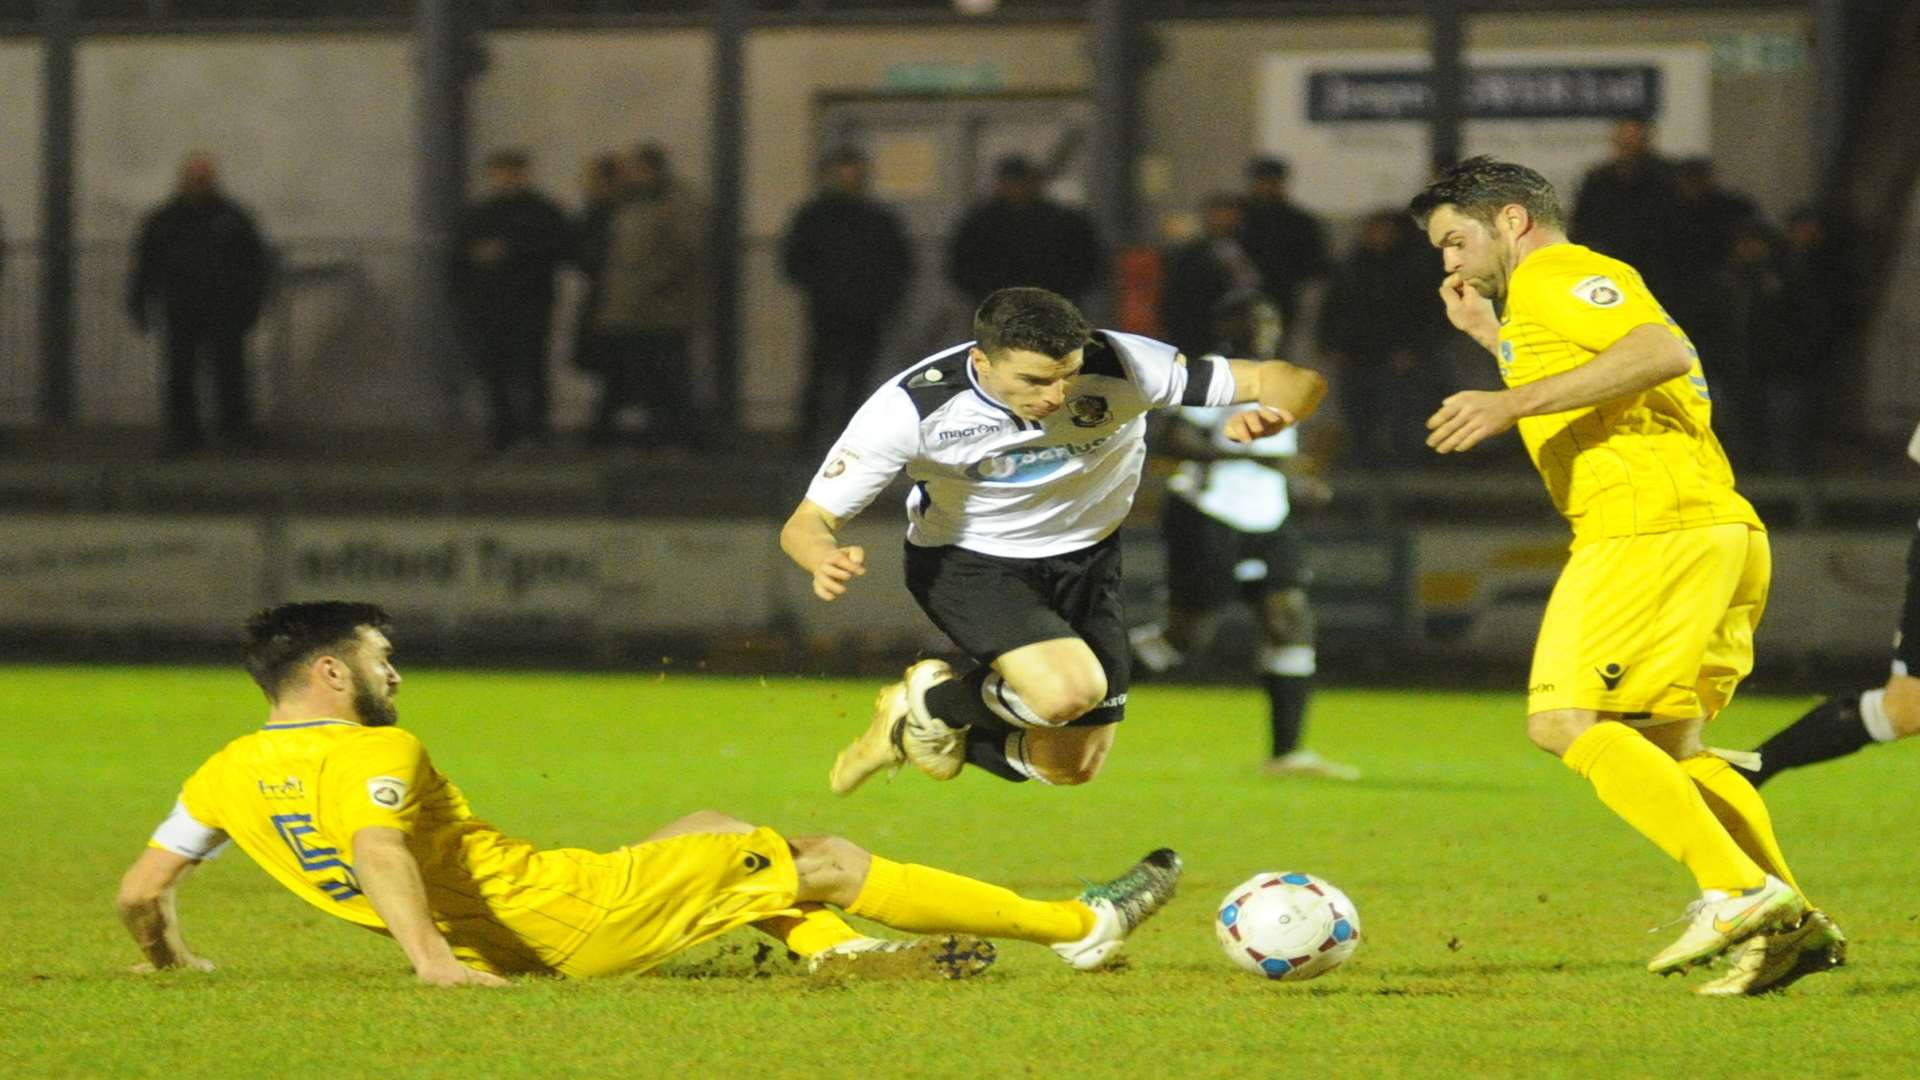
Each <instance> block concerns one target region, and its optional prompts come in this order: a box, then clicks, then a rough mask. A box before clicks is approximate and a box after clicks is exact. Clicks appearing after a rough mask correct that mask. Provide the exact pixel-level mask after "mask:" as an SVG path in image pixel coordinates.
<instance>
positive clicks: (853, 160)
mask: <svg viewBox="0 0 1920 1080" xmlns="http://www.w3.org/2000/svg"><path fill="white" fill-rule="evenodd" d="M866 164H870V162H869V161H868V160H867V152H866V151H865V150H862V149H860V148H859V147H858V146H852V145H847V146H836V147H834V148H833V149H831V150H829V151H827V152H826V154H825V155H824V156H822V157H821V158H820V170H821V171H822V172H825V171H826V170H828V169H836V168H839V167H840V166H842V165H866Z"/></svg>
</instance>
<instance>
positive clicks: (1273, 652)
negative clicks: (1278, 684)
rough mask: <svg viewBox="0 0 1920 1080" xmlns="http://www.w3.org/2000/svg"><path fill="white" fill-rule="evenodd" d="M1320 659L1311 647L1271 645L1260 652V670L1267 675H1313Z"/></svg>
mask: <svg viewBox="0 0 1920 1080" xmlns="http://www.w3.org/2000/svg"><path fill="white" fill-rule="evenodd" d="M1318 667H1319V657H1318V654H1316V653H1315V652H1314V651H1313V646H1311V645H1277V646H1276V645H1269V646H1267V647H1266V648H1264V649H1261V650H1260V670H1261V672H1262V673H1264V674H1267V675H1293V676H1306V675H1311V674H1313V673H1314V671H1315V670H1316V669H1317V668H1318Z"/></svg>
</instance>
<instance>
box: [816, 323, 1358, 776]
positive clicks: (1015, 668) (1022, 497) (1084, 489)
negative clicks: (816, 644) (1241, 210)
mask: <svg viewBox="0 0 1920 1080" xmlns="http://www.w3.org/2000/svg"><path fill="white" fill-rule="evenodd" d="M973 330H974V339H975V340H973V341H971V342H967V343H964V344H961V345H956V346H954V347H953V348H951V349H947V350H945V351H943V352H939V353H936V354H934V355H933V356H930V357H928V358H927V359H925V360H922V361H921V362H919V363H918V364H915V365H914V366H913V367H911V368H908V369H907V370H906V371H904V372H901V373H900V374H899V375H898V376H896V377H894V378H893V379H890V380H888V381H887V382H886V383H885V384H884V385H883V386H881V388H880V389H879V390H878V391H876V392H875V393H874V395H873V396H872V397H871V398H869V399H868V400H867V403H866V404H865V405H864V406H862V407H861V409H860V411H859V413H858V414H856V415H855V416H854V418H853V421H852V422H851V423H850V424H849V425H848V426H847V429H846V431H845V433H843V434H842V435H841V436H840V439H839V441H838V442H837V443H836V444H835V445H834V447H833V449H832V450H831V451H829V452H828V454H827V459H826V462H825V464H823V465H822V466H821V468H820V471H819V472H818V473H817V474H816V475H815V477H814V479H813V482H812V484H811V485H810V486H809V487H808V489H807V495H806V498H805V499H804V500H802V501H801V503H800V506H799V507H798V508H797V509H796V510H794V512H793V516H792V517H790V518H788V520H787V523H786V526H785V527H784V528H783V529H782V530H781V533H780V544H781V547H782V548H783V549H784V550H785V551H786V553H787V554H788V555H789V556H790V557H792V559H793V561H794V562H796V563H798V564H799V565H800V568H801V569H803V570H805V571H806V572H807V573H809V574H811V575H812V576H813V591H814V594H815V595H816V596H818V597H819V598H820V599H822V600H828V601H831V600H833V599H836V598H837V597H839V596H840V595H842V594H843V593H844V592H845V591H846V589H847V587H848V586H849V585H850V584H851V583H852V582H853V581H854V579H856V578H858V577H860V576H861V575H863V574H865V573H866V553H865V552H864V551H862V550H861V549H860V548H859V547H857V546H842V545H841V544H840V542H839V540H838V538H837V534H838V533H839V530H840V528H841V526H842V525H844V524H845V523H846V522H847V521H848V520H850V519H852V518H853V517H854V516H855V515H856V514H858V513H860V511H862V510H864V509H865V508H866V507H867V505H868V504H869V503H870V502H872V501H873V499H874V497H875V496H877V495H878V494H879V493H880V491H881V490H882V489H883V488H885V487H886V486H887V484H888V483H889V482H891V481H892V480H893V478H894V477H895V476H896V475H897V474H898V473H900V472H901V470H905V471H906V473H907V475H908V477H909V478H910V479H911V480H912V481H913V488H912V490H911V491H910V493H909V494H908V496H907V516H908V519H909V524H908V527H907V539H906V577H907V589H908V591H909V592H911V593H912V594H913V597H914V599H915V600H917V601H918V602H919V603H920V606H921V608H922V609H924V610H925V611H926V613H927V615H928V616H929V617H930V618H931V619H932V620H933V623H934V625H936V626H938V627H939V628H940V629H941V630H942V631H943V632H944V633H945V634H946V635H947V636H948V637H949V638H951V639H952V640H953V642H954V644H955V645H957V646H959V648H960V650H961V651H962V652H964V653H965V654H966V655H967V656H968V657H969V658H971V660H972V661H973V663H972V665H971V666H970V667H969V668H968V669H967V670H965V671H962V672H958V673H956V672H955V671H954V670H953V669H952V668H951V667H949V666H948V665H947V664H946V663H945V662H944V661H940V660H923V661H921V662H919V663H916V664H914V665H913V666H911V667H909V668H908V669H907V672H906V677H905V678H904V679H903V680H902V681H901V682H898V683H894V684H893V685H891V686H888V687H887V688H885V689H884V690H882V691H881V692H880V696H879V699H878V700H877V701H876V703H875V707H874V715H873V719H872V722H871V723H870V724H869V725H868V727H867V730H866V731H865V732H864V733H863V734H862V735H861V736H860V737H859V738H857V739H855V740H854V741H853V742H852V743H851V744H850V745H849V746H848V747H847V748H846V749H845V750H844V751H842V752H841V753H840V755H839V757H838V759H837V760H836V761H835V762H834V765H833V769H832V771H831V773H830V774H829V781H830V783H831V785H832V787H833V790H834V791H835V792H837V793H839V794H843V795H844V794H846V793H848V792H851V791H852V790H854V789H855V788H856V787H858V786H859V785H860V784H861V783H862V782H863V781H865V780H866V779H867V778H868V777H870V776H872V775H873V774H874V773H877V772H879V771H881V770H882V769H887V768H889V767H892V768H898V767H899V765H901V764H902V763H903V762H907V761H911V762H912V763H913V764H914V765H915V766H916V767H918V768H919V769H920V770H921V771H922V772H925V773H926V774H928V775H929V776H933V777H935V778H936V779H943V780H944V779H950V778H952V777H953V776H955V775H958V773H959V772H960V770H961V769H962V768H964V767H965V766H966V765H967V764H968V763H972V764H973V765H976V766H978V767H980V768H982V769H985V770H986V771H988V772H990V773H992V774H994V775H995V776H999V777H1002V778H1004V779H1007V780H1012V781H1016V782H1017V781H1023V780H1029V779H1031V780H1040V781H1043V782H1045V783H1050V784H1080V783H1085V782H1086V781H1088V780H1091V779H1092V778H1093V777H1094V775H1095V774H1096V773H1098V772H1099V770H1100V765H1101V762H1102V761H1103V760H1105V758H1106V755H1107V750H1108V748H1109V747H1110V746H1112V744H1113V731H1114V729H1113V725H1114V724H1115V723H1116V722H1117V721H1119V720H1120V718H1121V716H1122V714H1123V712H1124V710H1125V708H1126V702H1127V676H1128V671H1129V664H1130V661H1131V657H1130V656H1129V653H1128V644H1127V620H1126V614H1125V612H1124V610H1123V608H1122V605H1121V593H1120V545H1119V540H1118V537H1117V536H1115V533H1116V532H1118V530H1119V528H1120V523H1121V521H1122V519H1124V518H1125V517H1126V515H1127V511H1128V509H1129V508H1130V507H1131V506H1132V504H1133V495H1134V490H1135V489H1136V488H1137V487H1138V486H1139V483H1140V469H1141V465H1142V464H1143V463H1144V462H1145V460H1146V440H1145V431H1146V417H1145V414H1146V413H1147V412H1148V411H1150V410H1153V409H1165V408H1176V407H1179V406H1183V405H1210V406H1226V405H1234V404H1241V403H1246V402H1257V403H1258V404H1259V405H1260V407H1259V408H1257V409H1253V410H1249V411H1246V412H1239V413H1236V414H1235V415H1234V417H1233V419H1232V421H1231V422H1230V424H1229V427H1228V436H1229V437H1230V438H1233V439H1235V440H1238V441H1243V442H1248V441H1252V440H1254V439H1258V438H1264V437H1266V436H1270V435H1275V434H1278V433H1279V432H1281V431H1283V430H1285V429H1286V428H1287V427H1289V426H1290V425H1292V424H1294V423H1296V422H1298V421H1300V420H1303V419H1305V418H1306V417H1307V416H1308V415H1309V414H1311V413H1312V412H1313V410H1314V409H1315V408H1316V407H1317V406H1318V405H1319V403H1320V399H1321V397H1322V396H1324V395H1325V393H1326V383H1325V381H1324V380H1322V379H1321V378H1320V376H1319V375H1318V374H1316V373H1314V372H1312V371H1309V370H1307V369H1305V368H1300V367H1295V366H1294V365H1292V364H1288V363H1285V362H1283V361H1277V360H1271V361H1263V362H1254V361H1246V360H1228V359H1224V358H1221V357H1204V358H1200V359H1196V360H1192V361H1189V360H1188V359H1187V358H1185V357H1183V356H1181V355H1180V353H1179V352H1178V350H1176V349H1174V348H1173V347H1172V346H1170V345H1166V344H1163V343H1161V342H1158V341H1153V340H1151V339H1149V338H1144V337H1139V336H1136V335H1133V334H1124V333H1120V332H1117V331H1112V330H1101V331H1095V330H1093V329H1092V328H1091V327H1090V325H1089V324H1088V323H1087V320H1086V318H1085V317H1084V316H1083V315H1081V314H1080V312H1079V310H1078V309H1077V308H1075V307H1074V305H1073V304H1072V302H1071V301H1069V300H1067V299H1066V298H1065V297H1062V296H1060V295H1058V294H1056V293H1051V292H1048V291H1046V290H1045V289H1035V288H1012V289H1002V290H1000V291H998V292H996V293H993V294H992V295H990V296H988V297H987V298H986V300H985V301H983V302H982V303H981V305H980V308H979V310H978V311H977V312H976V313H975V315H974V324H973Z"/></svg>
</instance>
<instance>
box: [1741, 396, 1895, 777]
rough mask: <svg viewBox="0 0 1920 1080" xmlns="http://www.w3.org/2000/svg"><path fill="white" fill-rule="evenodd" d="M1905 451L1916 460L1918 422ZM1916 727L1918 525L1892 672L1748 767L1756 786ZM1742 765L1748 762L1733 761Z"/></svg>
mask: <svg viewBox="0 0 1920 1080" xmlns="http://www.w3.org/2000/svg"><path fill="white" fill-rule="evenodd" d="M1907 456H1908V457H1911V458H1912V459H1913V460H1915V461H1920V427H1915V428H1914V429H1913V441H1912V442H1910V443H1908V444H1907ZM1916 732H1920V531H1916V532H1915V534H1914V537H1913V539H1912V540H1911V541H1910V542H1909V544H1908V547H1907V596H1906V602H1905V604H1904V605H1902V607H1901V609H1900V626H1899V628H1898V629H1897V630H1895V631H1894V636H1893V672H1892V674H1890V675H1888V676H1887V681H1886V683H1885V684H1883V685H1881V686H1878V687H1875V688H1874V689H1872V690H1863V691H1861V692H1860V693H1857V694H1842V695H1840V696H1839V697H1833V698H1828V699H1827V700H1826V701H1823V702H1821V703H1820V704H1819V705H1816V706H1814V708H1813V709H1812V711H1810V712H1808V713H1807V714H1806V715H1805V716H1802V717H1801V718H1800V719H1798V720H1795V721H1794V722H1793V723H1792V724H1791V725H1789V726H1787V727H1786V728H1784V729H1782V730H1781V731H1780V732H1779V733H1777V734H1775V735H1774V736H1773V737H1772V738H1771V739H1768V740H1767V741H1766V742H1764V743H1762V744H1761V745H1760V750H1759V759H1760V760H1759V762H1758V766H1757V768H1756V767H1750V768H1748V773H1749V777H1750V779H1751V780H1752V781H1753V783H1754V785H1755V786H1756V787H1757V786H1759V785H1761V784H1764V783H1766V782H1767V781H1768V780H1769V779H1772V778H1773V777H1775V776H1777V775H1779V774H1780V773H1781V772H1783V771H1785V770H1787V769H1797V768H1799V767H1800V766H1802V765H1813V764H1817V763H1819V762H1822V761H1830V760H1832V759H1834V758H1837V757H1844V756H1846V755H1847V754H1851V753H1853V752H1854V751H1855V750H1858V749H1860V748H1861V747H1863V746H1866V745H1868V744H1869V743H1877V742H1882V743H1884V742H1892V741H1894V740H1895V739H1904V738H1906V737H1907V736H1909V735H1913V734H1915V733H1916ZM1735 764H1739V765H1743V766H1747V765H1750V764H1751V763H1749V762H1745V761H1736V762H1735Z"/></svg>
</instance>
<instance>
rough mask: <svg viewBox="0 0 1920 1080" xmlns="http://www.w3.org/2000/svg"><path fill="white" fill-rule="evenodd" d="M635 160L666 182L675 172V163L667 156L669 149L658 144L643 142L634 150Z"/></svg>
mask: <svg viewBox="0 0 1920 1080" xmlns="http://www.w3.org/2000/svg"><path fill="white" fill-rule="evenodd" d="M633 159H634V160H635V161H637V162H639V163H640V164H642V165H645V166H646V167H647V168H649V169H651V170H653V175H655V176H657V177H659V178H660V179H662V180H665V179H666V178H667V177H668V176H670V175H672V172H673V161H672V159H671V158H669V157H668V156H667V148H666V147H664V146H661V145H660V144H659V143H657V142H643V143H641V144H640V145H638V146H636V147H634V148H633Z"/></svg>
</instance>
